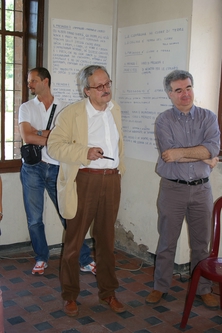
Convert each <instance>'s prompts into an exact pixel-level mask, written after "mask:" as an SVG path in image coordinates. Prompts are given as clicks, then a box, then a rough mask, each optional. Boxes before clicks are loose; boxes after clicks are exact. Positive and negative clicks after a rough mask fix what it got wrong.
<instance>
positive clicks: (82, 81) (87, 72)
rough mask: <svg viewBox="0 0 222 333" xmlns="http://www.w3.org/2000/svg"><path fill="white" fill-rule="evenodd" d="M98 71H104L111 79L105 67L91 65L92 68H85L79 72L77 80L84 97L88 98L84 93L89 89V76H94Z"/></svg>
mask: <svg viewBox="0 0 222 333" xmlns="http://www.w3.org/2000/svg"><path fill="white" fill-rule="evenodd" d="M98 69H102V70H103V71H104V72H105V73H106V74H107V75H108V78H110V76H109V73H108V72H107V70H106V68H105V67H104V66H99V65H90V66H86V67H83V68H82V69H81V70H80V71H79V73H78V75H77V80H78V84H79V89H80V92H81V94H82V96H84V97H88V96H87V95H86V93H85V91H84V90H85V89H87V88H89V81H88V78H89V76H91V75H93V74H94V72H95V71H97V70H98Z"/></svg>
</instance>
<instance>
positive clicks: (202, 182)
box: [168, 177, 209, 185]
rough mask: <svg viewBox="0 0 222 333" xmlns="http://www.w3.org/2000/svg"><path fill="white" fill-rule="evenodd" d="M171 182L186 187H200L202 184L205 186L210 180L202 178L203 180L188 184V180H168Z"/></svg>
mask: <svg viewBox="0 0 222 333" xmlns="http://www.w3.org/2000/svg"><path fill="white" fill-rule="evenodd" d="M168 180H170V181H171V182H175V183H179V184H186V185H200V184H204V183H207V182H208V181H209V178H208V177H206V178H201V179H197V180H193V181H192V182H187V181H186V180H180V179H168Z"/></svg>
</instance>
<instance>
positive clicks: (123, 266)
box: [0, 249, 222, 333]
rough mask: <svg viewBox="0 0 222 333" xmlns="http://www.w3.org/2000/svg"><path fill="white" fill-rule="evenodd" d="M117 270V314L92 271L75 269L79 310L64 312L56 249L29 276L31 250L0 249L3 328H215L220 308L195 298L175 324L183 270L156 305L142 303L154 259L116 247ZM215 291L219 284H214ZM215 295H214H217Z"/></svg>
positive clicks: (207, 332)
mask: <svg viewBox="0 0 222 333" xmlns="http://www.w3.org/2000/svg"><path fill="white" fill-rule="evenodd" d="M115 254H116V273H117V276H118V279H119V283H120V287H119V288H118V290H117V291H116V295H117V297H118V299H119V300H121V301H122V302H124V303H125V305H126V312H124V313H122V314H116V313H114V312H112V311H111V310H110V309H109V308H108V307H106V306H104V305H100V304H99V303H98V296H97V283H96V277H95V276H93V275H92V274H91V273H80V280H81V293H80V295H79V297H78V299H77V300H78V303H79V310H80V313H79V316H78V317H76V318H72V317H68V316H66V315H65V313H64V312H63V302H62V299H61V296H60V291H61V289H60V283H59V264H60V249H55V250H54V251H51V256H50V261H49V267H48V268H47V270H46V271H45V275H42V276H33V275H32V274H31V269H32V267H33V264H34V259H33V258H32V255H33V253H32V252H31V251H29V252H28V253H27V252H26V253H21V252H19V251H17V252H16V254H15V253H11V252H10V253H9V254H8V255H7V254H5V253H4V257H8V258H2V257H3V256H1V253H0V257H1V259H0V283H1V289H2V291H3V305H4V326H5V332H6V333H34V332H35V333H36V332H44V333H106V332H118V333H128V332H133V333H174V332H181V331H182V332H189V333H200V332H201V333H219V332H222V312H221V310H218V311H210V310H208V309H206V308H205V307H204V306H203V305H202V304H201V302H200V301H199V300H195V303H194V305H193V308H192V312H191V317H190V319H189V321H188V326H187V327H186V329H184V330H181V329H180V328H179V324H180V321H181V315H182V312H183V307H184V300H185V296H186V292H187V287H188V279H189V276H188V275H183V276H182V277H181V276H180V275H179V274H178V275H174V277H173V282H172V287H171V289H170V291H169V293H168V295H167V297H166V299H163V300H162V301H161V302H160V303H159V304H158V305H156V306H149V305H146V304H145V297H146V296H147V295H148V293H149V292H150V291H151V290H152V286H153V270H154V268H153V265H152V263H145V262H142V260H141V259H138V258H136V257H134V256H132V255H129V254H127V253H125V252H122V251H120V250H116V252H115ZM213 292H214V293H215V294H217V295H218V286H217V285H214V286H213ZM217 297H218V296H217Z"/></svg>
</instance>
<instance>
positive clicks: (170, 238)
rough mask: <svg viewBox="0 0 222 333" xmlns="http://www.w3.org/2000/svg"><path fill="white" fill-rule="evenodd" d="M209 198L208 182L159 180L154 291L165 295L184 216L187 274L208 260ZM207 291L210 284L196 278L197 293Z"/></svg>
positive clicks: (205, 280)
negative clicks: (188, 259) (188, 255)
mask: <svg viewBox="0 0 222 333" xmlns="http://www.w3.org/2000/svg"><path fill="white" fill-rule="evenodd" d="M212 210H213V196H212V192H211V185H210V182H207V183H205V184H202V185H196V186H188V185H185V184H178V183H174V182H172V181H169V180H167V179H164V178H162V179H161V182H160V193H159V197H158V213H159V224H158V231H159V234H160V237H159V243H158V246H157V251H156V254H157V257H156V268H155V274H154V289H156V290H159V291H162V292H164V293H166V292H168V290H169V288H170V285H171V281H172V275H173V267H174V258H175V253H176V246H177V240H178V238H179V236H180V232H181V228H182V224H183V220H184V217H186V221H187V226H188V233H189V242H190V248H191V271H192V270H193V269H194V267H195V266H196V265H197V263H198V262H199V261H200V260H202V259H205V258H206V257H208V255H209V249H208V245H209V241H210V236H211V226H212V224H211V218H212ZM209 292H211V282H210V281H209V280H207V279H205V278H203V277H201V278H200V281H199V285H198V289H197V294H198V295H202V294H207V293H209Z"/></svg>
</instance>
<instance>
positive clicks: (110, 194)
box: [61, 172, 121, 300]
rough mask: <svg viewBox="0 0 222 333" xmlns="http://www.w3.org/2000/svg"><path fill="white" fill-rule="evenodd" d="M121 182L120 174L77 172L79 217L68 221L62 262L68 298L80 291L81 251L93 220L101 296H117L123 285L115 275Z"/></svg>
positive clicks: (63, 290) (62, 277) (74, 296)
mask: <svg viewBox="0 0 222 333" xmlns="http://www.w3.org/2000/svg"><path fill="white" fill-rule="evenodd" d="M120 181H121V176H120V175H119V174H110V175H102V174H92V173H84V172H78V174H77V177H76V183H77V194H78V208H77V213H76V216H75V217H74V218H73V219H71V220H67V221H66V223H67V228H66V235H65V241H64V251H63V256H62V261H61V285H62V298H63V299H64V300H76V298H77V296H78V294H79V292H80V287H79V253H80V249H81V246H82V244H83V241H84V238H85V235H86V233H87V231H88V229H89V227H90V225H91V223H92V221H93V220H94V226H93V238H94V240H95V261H96V277H97V283H98V288H99V293H98V295H99V298H101V299H103V298H106V297H108V296H114V295H115V289H117V288H118V286H119V284H118V281H117V278H116V274H115V256H114V238H115V229H114V224H115V221H116V218H117V213H118V209H119V202H120V191H121V190H120Z"/></svg>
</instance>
